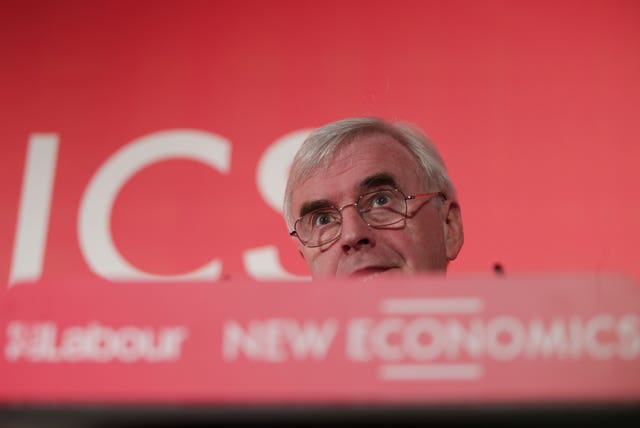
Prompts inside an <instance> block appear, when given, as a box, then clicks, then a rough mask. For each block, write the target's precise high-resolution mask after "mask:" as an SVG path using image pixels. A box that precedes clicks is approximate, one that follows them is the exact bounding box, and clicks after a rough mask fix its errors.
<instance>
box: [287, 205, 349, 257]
mask: <svg viewBox="0 0 640 428" xmlns="http://www.w3.org/2000/svg"><path fill="white" fill-rule="evenodd" d="M341 226H342V216H341V215H340V211H338V210H337V209H336V208H333V207H329V208H321V209H318V210H315V211H311V212H310V213H307V214H305V215H304V216H302V218H300V219H299V220H298V222H297V223H296V228H295V229H296V233H297V234H298V237H300V240H301V241H302V243H303V244H304V245H306V246H307V247H317V246H320V245H322V244H326V243H327V242H330V241H333V240H334V239H336V238H337V237H338V235H340V228H341Z"/></svg>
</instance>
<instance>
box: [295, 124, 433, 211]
mask: <svg viewBox="0 0 640 428" xmlns="http://www.w3.org/2000/svg"><path fill="white" fill-rule="evenodd" d="M424 176H425V174H424V172H423V171H422V168H421V167H420V164H419V162H418V160H417V159H416V157H415V156H414V155H413V153H412V152H411V151H410V150H409V149H408V148H406V147H405V146H404V145H403V144H401V143H400V142H398V141H397V140H395V139H394V138H392V137H391V136H388V135H386V134H375V135H366V136H360V137H357V138H354V139H352V140H350V141H345V142H342V143H341V145H340V146H338V147H336V148H335V149H334V150H333V152H332V153H330V154H328V155H325V156H323V157H322V158H321V160H320V161H319V162H316V163H314V164H313V166H312V167H311V168H310V169H308V170H307V171H306V173H305V174H304V177H301V179H300V180H298V182H297V184H296V185H295V186H294V188H293V189H292V190H293V192H292V197H293V201H292V202H293V207H292V208H293V209H294V213H293V215H294V216H297V215H299V207H300V206H301V204H303V203H307V202H308V201H310V200H314V199H323V200H324V199H326V200H332V199H335V197H336V196H335V195H346V196H348V197H354V196H357V194H358V193H361V192H366V191H368V190H370V189H372V188H374V187H379V186H393V187H402V186H407V185H411V186H412V189H411V190H412V191H415V190H418V189H415V188H414V187H415V186H416V183H420V184H423V183H424V182H425V181H424ZM401 190H409V189H401ZM335 202H336V203H339V202H341V201H335Z"/></svg>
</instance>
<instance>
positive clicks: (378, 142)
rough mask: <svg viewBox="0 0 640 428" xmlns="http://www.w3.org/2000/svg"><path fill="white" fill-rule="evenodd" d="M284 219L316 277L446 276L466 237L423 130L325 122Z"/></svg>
mask: <svg viewBox="0 0 640 428" xmlns="http://www.w3.org/2000/svg"><path fill="white" fill-rule="evenodd" d="M284 204H285V205H284V213H285V218H286V221H287V224H288V226H289V230H290V231H291V232H290V233H291V236H294V237H296V238H297V239H298V249H299V251H300V254H301V255H302V257H303V258H304V259H305V261H306V262H307V264H308V265H309V268H310V269H311V274H312V276H313V278H324V277H333V276H341V277H352V278H369V277H371V276H373V275H376V276H378V275H393V274H396V273H404V274H410V273H417V272H425V271H431V272H433V271H438V272H445V271H446V269H447V265H448V264H449V261H450V260H453V259H455V258H456V256H457V255H458V252H459V251H460V248H461V247H462V243H463V241H464V234H463V229H462V217H461V214H460V206H459V205H458V201H457V198H456V193H455V189H454V187H453V184H452V183H451V180H450V178H449V176H448V174H447V171H446V168H445V165H444V162H443V161H442V158H441V157H440V155H439V154H438V152H437V150H436V148H435V147H434V146H433V144H431V143H430V142H429V140H427V138H426V137H424V135H422V133H421V132H420V131H418V130H417V129H416V128H414V127H411V126H409V125H406V124H400V123H393V124H392V123H388V122H385V121H383V120H380V119H376V118H352V119H345V120H340V121H337V122H333V123H330V124H328V125H325V126H323V127H321V128H319V129H317V130H316V131H314V132H313V133H312V134H311V135H310V136H309V137H308V138H307V139H306V140H305V142H304V143H303V144H302V147H301V148H300V150H299V151H298V153H297V154H296V156H295V158H294V160H293V166H292V169H291V172H290V175H289V180H288V182H287V188H286V193H285V201H284Z"/></svg>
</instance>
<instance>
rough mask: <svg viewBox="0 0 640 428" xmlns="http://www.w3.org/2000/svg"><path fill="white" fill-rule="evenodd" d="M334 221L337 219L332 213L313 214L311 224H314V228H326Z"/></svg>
mask: <svg viewBox="0 0 640 428" xmlns="http://www.w3.org/2000/svg"><path fill="white" fill-rule="evenodd" d="M334 221H335V218H334V216H333V215H332V213H331V212H319V213H314V214H313V217H312V221H311V224H313V226H314V227H318V226H326V225H328V224H331V223H333V222H334Z"/></svg>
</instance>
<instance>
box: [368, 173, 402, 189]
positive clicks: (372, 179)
mask: <svg viewBox="0 0 640 428" xmlns="http://www.w3.org/2000/svg"><path fill="white" fill-rule="evenodd" d="M380 186H391V187H396V186H397V184H396V180H395V179H394V178H393V177H392V176H391V175H390V174H387V173H386V172H382V173H380V174H374V175H370V176H368V177H366V178H365V179H364V180H362V181H361V182H360V189H361V190H368V189H372V188H374V187H380Z"/></svg>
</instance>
